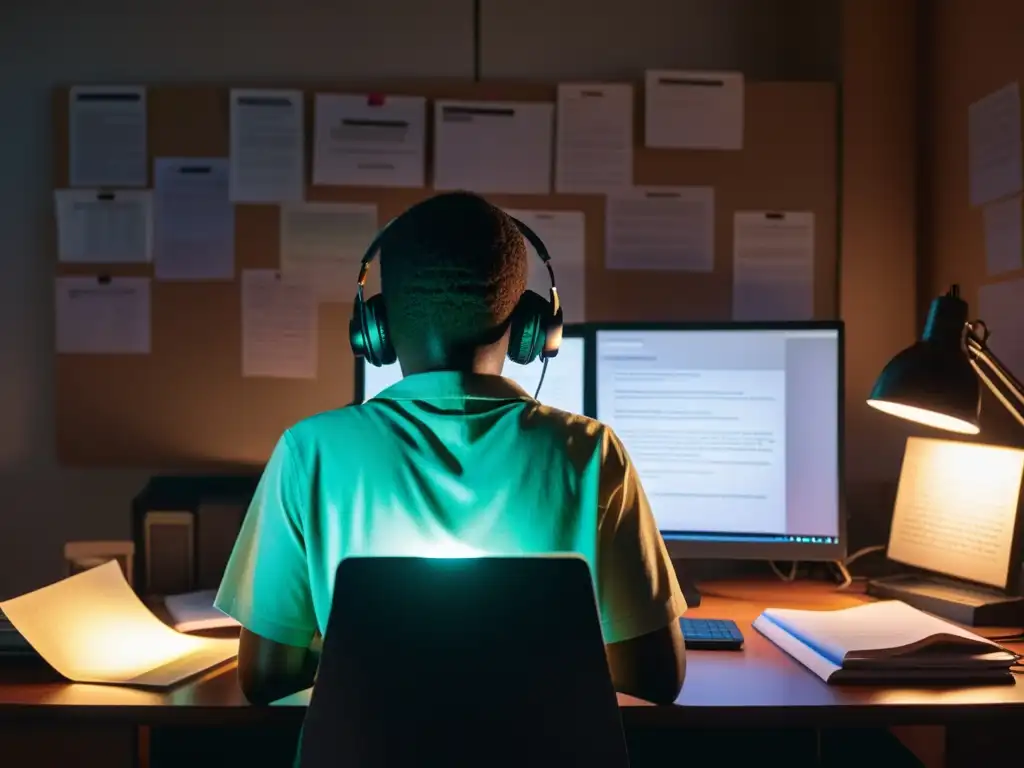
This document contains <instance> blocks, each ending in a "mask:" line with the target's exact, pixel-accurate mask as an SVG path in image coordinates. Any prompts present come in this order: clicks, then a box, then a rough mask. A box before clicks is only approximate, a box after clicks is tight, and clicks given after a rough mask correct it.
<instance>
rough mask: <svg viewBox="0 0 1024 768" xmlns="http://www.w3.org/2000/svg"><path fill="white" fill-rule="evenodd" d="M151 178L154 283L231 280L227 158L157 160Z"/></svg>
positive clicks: (231, 220) (231, 218)
mask: <svg viewBox="0 0 1024 768" xmlns="http://www.w3.org/2000/svg"><path fill="white" fill-rule="evenodd" d="M153 175H154V179H155V181H154V189H153V194H154V197H155V199H154V203H153V207H154V208H155V211H154V221H153V233H154V246H153V251H154V261H155V263H156V277H157V279H158V280H231V279H233V278H234V276H235V207H234V205H233V204H232V203H231V200H230V197H229V195H228V185H229V181H228V177H229V175H230V172H229V167H228V161H227V159H226V158H198V157H197V158H191V157H186V158H172V157H158V158H157V159H156V160H155V161H154V163H153Z"/></svg>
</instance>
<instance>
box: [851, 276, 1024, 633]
mask: <svg viewBox="0 0 1024 768" xmlns="http://www.w3.org/2000/svg"><path fill="white" fill-rule="evenodd" d="M967 313H968V307H967V302H966V301H964V300H963V299H962V298H961V297H960V287H959V286H958V285H954V286H952V287H951V288H950V289H949V291H948V292H947V293H946V294H945V295H944V296H939V297H937V298H935V299H934V300H933V301H932V304H931V307H930V309H929V311H928V319H927V322H926V323H925V327H924V333H923V334H922V335H921V340H920V341H917V342H916V343H914V344H913V345H911V346H910V347H907V348H906V349H904V350H903V351H902V352H900V353H899V354H898V355H896V357H894V358H893V359H892V360H891V361H890V362H889V363H888V365H886V366H885V368H884V369H882V373H881V374H880V375H879V377H878V380H877V381H876V382H875V386H874V388H873V389H872V390H871V396H870V397H869V398H868V401H867V402H868V405H870V406H871V407H872V408H876V409H878V410H879V411H882V412H884V413H888V414H891V415H893V416H898V417H900V418H903V419H907V420H909V421H915V422H917V423H919V424H925V425H927V426H930V427H935V428H937V429H943V430H946V431H949V432H956V433H959V434H963V435H976V434H978V433H979V432H980V431H981V428H980V424H979V417H980V415H981V385H980V382H984V383H985V386H986V387H988V389H989V390H990V391H991V392H992V394H994V395H995V396H996V398H997V399H998V400H999V402H1000V403H1002V404H1003V406H1004V407H1005V408H1006V410H1008V411H1009V412H1010V414H1011V415H1012V416H1013V417H1014V418H1015V419H1016V420H1017V421H1018V422H1019V423H1020V424H1021V426H1024V386H1022V385H1021V383H1020V382H1019V381H1018V380H1017V379H1016V378H1015V377H1014V375H1013V374H1012V373H1010V372H1009V371H1008V370H1007V369H1006V367H1005V366H1004V365H1003V364H1002V362H1000V360H999V359H998V358H997V357H996V356H995V355H994V354H993V353H992V351H991V350H990V349H989V347H988V344H987V342H988V338H989V331H988V328H987V327H986V326H985V323H984V322H982V321H980V320H974V321H969V320H968V319H967V318H968V316H967ZM979 480H980V479H979V478H977V477H973V478H964V481H965V482H979ZM981 481H982V482H983V480H981ZM1018 527H1019V523H1018ZM1014 567H1015V565H1011V569H1012V568H1014ZM1011 573H1012V571H1011ZM942 582H943V583H941V584H939V583H936V580H934V579H931V580H929V579H918V578H915V577H913V576H907V577H893V578H890V579H877V580H874V581H871V582H869V583H868V593H869V594H873V595H876V596H878V597H884V598H895V599H898V600H903V601H905V602H908V603H910V604H912V605H916V606H917V607H919V608H923V609H925V610H928V611H931V612H932V613H936V614H938V615H941V616H945V617H946V618H950V619H953V620H956V621H960V622H961V623H965V624H971V625H978V624H990V625H995V626H1009V625H1013V626H1016V625H1018V624H1019V623H1020V622H1021V620H1022V615H1024V602H1022V598H1021V597H1020V596H1019V590H1018V586H1017V584H1016V579H1015V578H1011V577H1010V576H1009V575H1008V579H1007V588H1006V590H1005V591H1003V592H1001V593H1000V592H992V593H990V594H986V593H985V591H984V590H983V589H979V588H978V587H977V586H976V585H974V584H972V583H962V584H959V585H958V584H957V583H956V582H955V581H949V580H942ZM1007 592H1009V593H1010V594H1006V593H1007Z"/></svg>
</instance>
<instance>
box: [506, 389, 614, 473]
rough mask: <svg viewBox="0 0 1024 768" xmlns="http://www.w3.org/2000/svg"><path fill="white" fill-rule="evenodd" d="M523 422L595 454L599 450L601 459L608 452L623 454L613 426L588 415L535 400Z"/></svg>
mask: <svg viewBox="0 0 1024 768" xmlns="http://www.w3.org/2000/svg"><path fill="white" fill-rule="evenodd" d="M523 422H524V424H525V425H526V426H527V427H529V428H536V427H543V428H545V429H547V430H550V431H551V432H553V433H555V434H557V435H558V437H559V438H564V439H566V440H568V441H572V442H573V443H575V444H576V445H577V446H582V445H585V446H587V447H588V448H589V449H591V450H592V451H593V452H595V453H597V452H599V453H600V455H601V459H602V462H603V461H604V459H605V457H606V456H607V454H608V453H609V451H611V452H612V453H615V454H619V453H624V451H623V450H622V443H621V441H620V440H619V438H618V436H617V435H616V434H615V432H614V431H613V430H612V428H611V427H609V426H608V425H607V424H605V423H604V422H602V421H598V420H597V419H592V418H590V417H589V416H581V415H580V414H578V413H570V412H568V411H561V410H559V409H558V408H552V407H551V406H549V405H543V404H541V403H535V404H534V405H533V407H530V408H528V409H527V411H526V415H525V417H524V419H523Z"/></svg>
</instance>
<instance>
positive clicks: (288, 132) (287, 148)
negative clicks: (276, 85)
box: [230, 89, 306, 203]
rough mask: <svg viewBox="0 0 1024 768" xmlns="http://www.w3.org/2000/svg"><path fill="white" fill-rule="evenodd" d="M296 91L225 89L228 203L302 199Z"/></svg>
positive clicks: (300, 106)
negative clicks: (228, 93)
mask: <svg viewBox="0 0 1024 768" xmlns="http://www.w3.org/2000/svg"><path fill="white" fill-rule="evenodd" d="M305 186H306V184H305V138H304V135H303V103H302V92H301V91H271V90H240V89H235V90H232V91H231V185H230V194H231V200H232V201H233V202H236V203H283V202H293V201H297V200H302V199H303V197H304V196H305V191H306V189H305Z"/></svg>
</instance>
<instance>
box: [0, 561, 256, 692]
mask: <svg viewBox="0 0 1024 768" xmlns="http://www.w3.org/2000/svg"><path fill="white" fill-rule="evenodd" d="M0 610H2V611H3V612H4V613H5V614H6V615H7V618H8V619H9V620H10V622H11V624H12V625H13V626H14V628H15V629H16V630H17V631H18V632H19V633H20V634H21V636H22V637H24V638H25V640H27V641H28V643H29V644H30V645H31V646H32V648H34V649H35V651H36V652H37V653H38V654H39V655H40V656H42V657H43V659H44V660H46V662H47V663H49V664H50V666H52V667H53V668H54V669H56V670H57V671H58V672H59V673H60V674H62V675H63V676H64V677H66V678H68V679H69V680H71V681H73V682H76V683H116V684H120V685H134V686H140V687H147V688H168V687H170V686H172V685H175V684H176V683H179V682H181V681H183V680H185V679H187V678H190V677H193V676H195V675H198V674H201V673H202V672H205V671H206V670H208V669H210V668H212V667H215V666H217V665H218V664H222V663H223V662H226V661H229V660H230V659H233V658H234V657H235V656H237V655H238V641H237V640H222V639H211V638H205V637H194V636H191V635H183V634H181V633H180V632H176V631H174V630H173V629H171V627H169V626H167V625H166V624H164V623H163V622H162V621H160V619H158V618H157V617H156V616H154V615H153V614H152V613H151V612H150V611H149V609H148V608H146V606H145V605H143V603H142V601H141V600H139V598H138V597H137V596H136V595H135V593H134V592H133V591H132V588H131V587H130V586H129V585H128V582H127V581H125V578H124V573H123V572H122V571H121V567H120V566H119V565H118V564H117V561H115V560H111V561H109V562H107V563H105V564H104V565H100V566H97V567H95V568H92V569H90V570H88V571H83V572H81V573H78V574H75V575H74V576H70V577H68V578H66V579H64V580H63V581H58V582H57V583H55V584H51V585H50V586H48V587H43V588H42V589H37V590H36V591H35V592H29V593H28V594H26V595H22V596H21V597H15V598H12V599H11V600H7V601H5V602H2V603H0Z"/></svg>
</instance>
